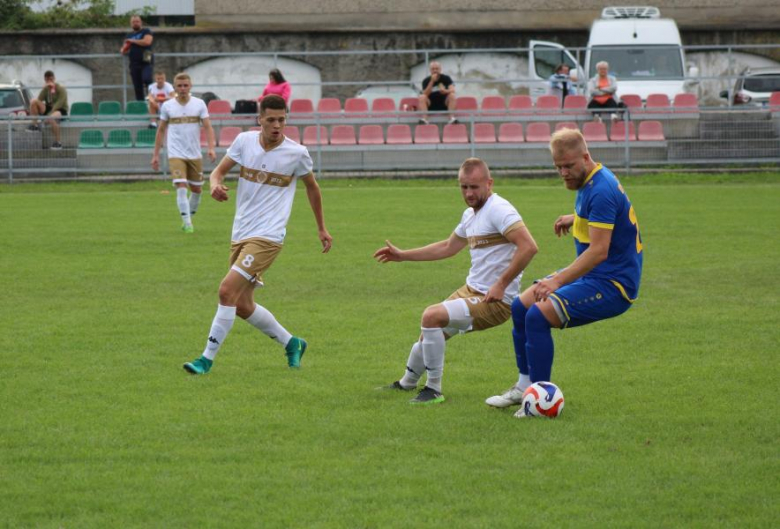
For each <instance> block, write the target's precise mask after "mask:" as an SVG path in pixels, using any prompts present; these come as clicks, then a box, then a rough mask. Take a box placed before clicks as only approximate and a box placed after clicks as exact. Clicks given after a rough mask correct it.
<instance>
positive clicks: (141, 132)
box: [135, 129, 157, 147]
mask: <svg viewBox="0 0 780 529" xmlns="http://www.w3.org/2000/svg"><path fill="white" fill-rule="evenodd" d="M156 138H157V130H156V129H138V131H137V132H136V133H135V146H136V147H154V140H155V139H156Z"/></svg>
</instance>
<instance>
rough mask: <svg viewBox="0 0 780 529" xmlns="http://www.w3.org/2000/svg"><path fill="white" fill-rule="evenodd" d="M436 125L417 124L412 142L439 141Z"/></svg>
mask: <svg viewBox="0 0 780 529" xmlns="http://www.w3.org/2000/svg"><path fill="white" fill-rule="evenodd" d="M440 142H441V138H439V127H438V125H417V126H416V127H415V128H414V143H440Z"/></svg>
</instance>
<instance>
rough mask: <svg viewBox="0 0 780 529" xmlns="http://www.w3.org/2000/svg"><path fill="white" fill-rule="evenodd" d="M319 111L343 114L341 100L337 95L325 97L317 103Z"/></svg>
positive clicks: (321, 112)
mask: <svg viewBox="0 0 780 529" xmlns="http://www.w3.org/2000/svg"><path fill="white" fill-rule="evenodd" d="M317 112H318V113H320V114H341V101H339V100H338V99H336V98H335V97H323V98H322V99H320V100H319V102H318V103H317Z"/></svg>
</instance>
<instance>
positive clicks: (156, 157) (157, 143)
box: [152, 119, 168, 171]
mask: <svg viewBox="0 0 780 529" xmlns="http://www.w3.org/2000/svg"><path fill="white" fill-rule="evenodd" d="M167 130H168V121H167V120H164V119H161V120H160V126H159V127H158V128H157V136H155V137H154V154H152V169H154V170H155V171H159V170H160V149H162V144H163V139H164V138H165V132H166V131H167Z"/></svg>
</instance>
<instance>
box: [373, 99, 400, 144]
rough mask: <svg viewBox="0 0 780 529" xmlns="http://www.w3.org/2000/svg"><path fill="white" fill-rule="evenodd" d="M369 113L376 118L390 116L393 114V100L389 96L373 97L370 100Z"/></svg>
mask: <svg viewBox="0 0 780 529" xmlns="http://www.w3.org/2000/svg"><path fill="white" fill-rule="evenodd" d="M371 114H372V115H373V116H374V117H376V118H380V117H391V116H392V115H393V114H395V100H394V99H393V98H391V97H378V98H376V99H374V100H373V101H372V102H371ZM383 143H384V142H383Z"/></svg>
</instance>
